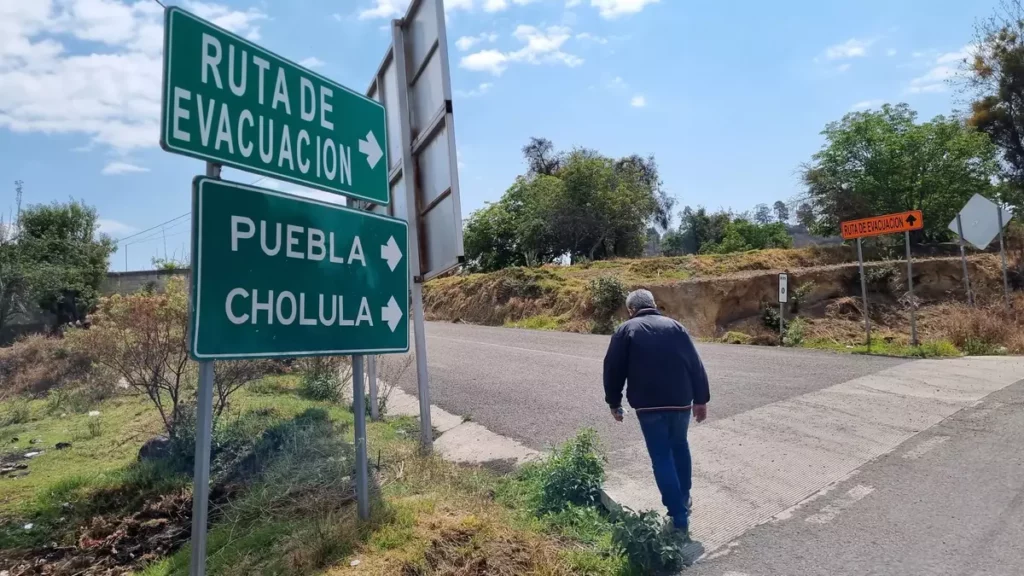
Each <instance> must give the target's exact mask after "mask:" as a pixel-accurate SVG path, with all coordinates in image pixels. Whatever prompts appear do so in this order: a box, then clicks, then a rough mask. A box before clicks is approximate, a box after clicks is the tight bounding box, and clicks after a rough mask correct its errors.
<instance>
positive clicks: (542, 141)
mask: <svg viewBox="0 0 1024 576" xmlns="http://www.w3.org/2000/svg"><path fill="white" fill-rule="evenodd" d="M523 156H524V157H526V165H527V166H528V168H529V171H528V174H530V175H531V176H535V175H538V174H544V175H547V176H553V175H554V174H555V173H556V172H558V169H559V168H561V166H562V155H561V154H558V153H557V152H555V145H554V144H552V143H551V140H548V139H547V138H536V137H532V138H530V141H529V142H528V143H527V144H526V146H523Z"/></svg>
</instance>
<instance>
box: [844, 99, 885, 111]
mask: <svg viewBox="0 0 1024 576" xmlns="http://www.w3.org/2000/svg"><path fill="white" fill-rule="evenodd" d="M882 104H883V102H882V101H881V100H861V101H860V102H857V103H856V104H854V105H853V106H850V110H853V111H860V110H867V109H869V108H878V107H879V106H881V105H882Z"/></svg>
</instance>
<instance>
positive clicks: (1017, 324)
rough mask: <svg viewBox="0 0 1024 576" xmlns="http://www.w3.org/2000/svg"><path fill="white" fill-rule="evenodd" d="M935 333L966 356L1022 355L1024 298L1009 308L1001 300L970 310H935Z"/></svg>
mask: <svg viewBox="0 0 1024 576" xmlns="http://www.w3.org/2000/svg"><path fill="white" fill-rule="evenodd" d="M936 312H937V314H936V319H935V320H936V322H935V324H936V326H935V328H936V331H937V332H939V333H940V334H941V335H942V336H943V337H945V338H947V339H949V341H950V342H952V343H953V344H954V345H955V346H956V347H957V348H959V349H960V350H962V351H964V352H965V353H967V354H979V355H985V354H1004V353H1010V354H1024V294H1021V293H1016V294H1015V295H1014V299H1013V301H1012V308H1011V309H1010V310H1007V309H1006V303H1005V301H1004V300H1003V299H1002V298H992V299H990V300H988V301H986V302H980V303H978V305H977V306H975V307H971V306H968V305H966V304H963V303H959V302H958V303H949V304H943V305H940V306H938V307H937V310H936Z"/></svg>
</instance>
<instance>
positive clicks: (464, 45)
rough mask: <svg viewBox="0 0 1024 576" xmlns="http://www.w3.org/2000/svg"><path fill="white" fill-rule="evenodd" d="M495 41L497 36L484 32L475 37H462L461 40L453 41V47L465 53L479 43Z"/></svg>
mask: <svg viewBox="0 0 1024 576" xmlns="http://www.w3.org/2000/svg"><path fill="white" fill-rule="evenodd" d="M497 39H498V35H497V34H494V33H493V32H492V33H490V34H488V33H486V32H484V33H481V34H479V35H477V36H462V37H461V38H459V39H458V40H456V41H455V47H456V48H458V49H459V50H461V51H463V52H465V51H466V50H469V49H470V48H472V47H473V46H476V45H477V44H479V43H481V42H485V41H486V42H495V41H496V40H497Z"/></svg>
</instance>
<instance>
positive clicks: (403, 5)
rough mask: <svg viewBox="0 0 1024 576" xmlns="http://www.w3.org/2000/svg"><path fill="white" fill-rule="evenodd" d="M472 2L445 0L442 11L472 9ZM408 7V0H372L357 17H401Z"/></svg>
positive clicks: (469, 0)
mask: <svg viewBox="0 0 1024 576" xmlns="http://www.w3.org/2000/svg"><path fill="white" fill-rule="evenodd" d="M473 2H474V0H447V1H446V2H445V3H444V11H445V12H451V11H452V10H459V9H461V10H472V9H473ZM408 9H409V0H373V6H371V7H369V8H364V9H362V10H360V11H359V12H358V14H357V17H358V18H359V19H360V20H374V19H378V18H387V19H391V18H401V17H403V16H405V12H406V10H408ZM339 20H340V19H339Z"/></svg>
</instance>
